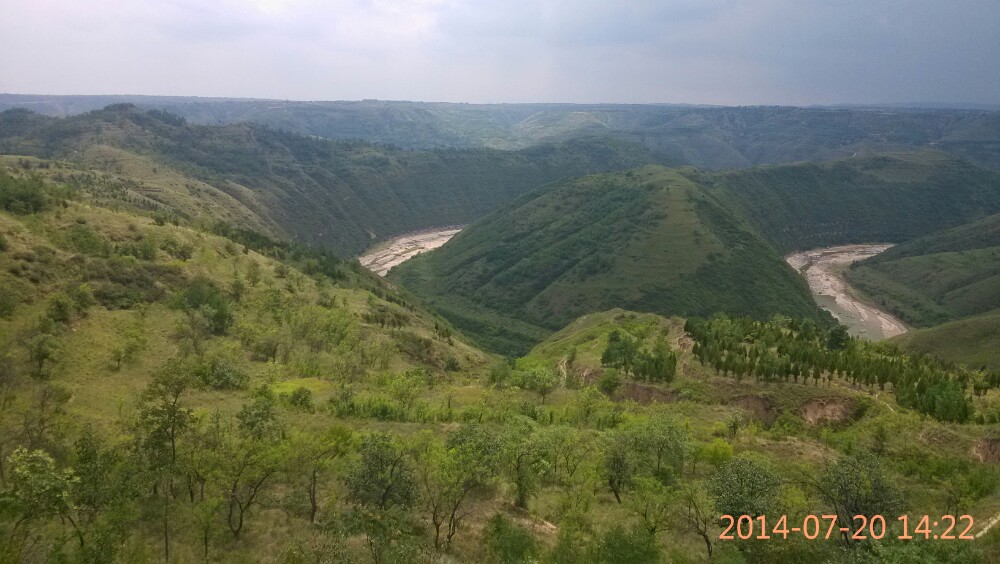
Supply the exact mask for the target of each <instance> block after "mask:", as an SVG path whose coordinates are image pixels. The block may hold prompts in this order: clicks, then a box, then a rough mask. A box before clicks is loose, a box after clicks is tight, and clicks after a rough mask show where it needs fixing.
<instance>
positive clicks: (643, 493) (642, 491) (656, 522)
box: [625, 476, 677, 535]
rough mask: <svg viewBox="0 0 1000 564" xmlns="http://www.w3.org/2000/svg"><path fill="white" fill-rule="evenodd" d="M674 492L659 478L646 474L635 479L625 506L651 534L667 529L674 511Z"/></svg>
mask: <svg viewBox="0 0 1000 564" xmlns="http://www.w3.org/2000/svg"><path fill="white" fill-rule="evenodd" d="M676 501H677V500H676V494H675V493H674V491H673V490H672V489H671V488H668V487H667V486H664V485H663V484H662V483H661V482H660V481H659V480H657V479H655V478H650V477H648V476H640V477H638V478H636V479H635V494H634V495H631V496H629V499H628V501H627V502H626V504H625V505H626V506H627V507H628V509H629V511H630V512H631V513H632V515H634V516H635V517H636V518H638V519H639V522H640V523H641V524H642V527H643V528H644V529H645V530H646V531H647V532H649V534H651V535H655V534H656V533H659V532H661V531H664V530H666V529H667V527H669V526H670V524H671V522H672V520H673V519H674V513H675V512H676Z"/></svg>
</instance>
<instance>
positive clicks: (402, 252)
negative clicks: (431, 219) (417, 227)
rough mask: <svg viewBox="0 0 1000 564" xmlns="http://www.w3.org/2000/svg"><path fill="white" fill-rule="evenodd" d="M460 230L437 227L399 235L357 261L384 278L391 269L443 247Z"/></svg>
mask: <svg viewBox="0 0 1000 564" xmlns="http://www.w3.org/2000/svg"><path fill="white" fill-rule="evenodd" d="M461 230H462V227H439V228H437V229H428V230H425V231H417V232H415V233H407V234H405V235H400V236H399V237H394V238H392V239H390V240H388V241H386V242H384V243H381V244H379V245H377V246H376V247H373V248H371V249H369V250H368V251H367V252H365V254H363V255H361V256H360V257H358V261H359V262H360V263H361V266H364V267H365V268H367V269H368V270H371V271H372V272H374V273H375V274H378V275H379V276H385V275H386V274H387V273H388V272H389V269H391V268H392V267H394V266H396V265H397V264H400V263H403V262H406V261H407V260H409V259H411V258H413V257H414V256H416V255H418V254H419V253H422V252H423V251H428V250H430V249H436V248H438V247H440V246H441V245H444V244H445V243H447V242H448V240H449V239H451V238H452V237H454V236H455V235H456V234H457V233H458V232H459V231H461Z"/></svg>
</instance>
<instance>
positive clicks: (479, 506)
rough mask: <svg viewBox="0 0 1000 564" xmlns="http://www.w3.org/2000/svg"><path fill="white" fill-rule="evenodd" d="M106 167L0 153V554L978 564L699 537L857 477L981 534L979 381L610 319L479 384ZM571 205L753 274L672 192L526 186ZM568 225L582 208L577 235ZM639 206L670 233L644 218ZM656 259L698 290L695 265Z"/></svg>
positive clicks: (769, 333)
mask: <svg viewBox="0 0 1000 564" xmlns="http://www.w3.org/2000/svg"><path fill="white" fill-rule="evenodd" d="M160 170H162V168H161V169H160ZM124 172H125V171H122V173H124ZM118 174H119V173H117V172H107V171H95V170H90V169H87V168H85V167H83V166H82V165H81V164H80V163H77V162H64V161H53V160H39V159H35V158H28V157H13V158H12V157H7V158H3V159H0V461H2V462H3V464H2V465H0V561H3V562H48V561H59V562H101V563H104V562H108V563H114V562H122V563H126V562H127V563H133V562H163V561H166V562H206V561H207V562H258V561H259V562H280V563H283V564H293V563H303V562H329V563H348V562H351V563H353V562H367V561H372V562H397V561H399V562H415V563H422V564H431V563H436V562H437V563H439V562H442V561H448V562H509V561H535V560H541V561H546V562H591V561H593V562H616V561H618V559H620V556H621V555H622V554H626V555H634V554H640V555H642V556H643V557H644V558H645V560H646V561H650V562H655V561H683V562H703V561H719V560H725V561H735V562H741V561H747V562H776V561H786V562H801V561H816V562H823V561H837V559H845V558H850V560H848V561H857V560H861V561H885V560H889V561H901V562H907V561H912V560H916V561H927V562H935V561H952V562H963V563H964V562H969V563H980V562H982V563H985V562H993V561H996V559H997V557H998V554H1000V535H998V533H997V532H995V531H994V532H991V533H989V534H987V535H985V536H984V537H983V538H981V539H979V540H977V541H975V542H969V543H966V542H942V543H936V542H931V541H928V542H912V541H911V542H908V543H907V542H901V543H897V542H890V543H885V545H874V546H872V547H869V546H867V545H866V544H861V543H858V544H856V545H853V546H852V547H845V546H844V545H843V544H842V543H841V542H840V541H839V539H837V538H833V537H831V538H829V539H823V538H819V539H814V540H805V539H803V538H800V537H798V536H795V535H789V537H788V539H782V540H781V541H780V542H775V541H757V540H749V541H746V542H733V541H724V540H721V539H720V538H719V536H720V534H721V533H722V532H723V529H722V527H720V526H719V523H718V519H716V518H715V517H714V516H715V515H716V514H723V513H726V512H729V513H743V512H746V511H750V510H753V511H763V512H766V513H767V514H768V515H773V514H789V515H798V516H801V515H805V514H808V513H819V512H822V513H825V514H833V513H837V512H838V508H841V507H843V506H844V503H845V500H847V501H849V500H850V499H851V497H850V496H852V495H854V492H856V491H858V490H855V489H850V488H848V490H847V491H844V492H840V491H835V490H831V488H829V487H827V486H828V484H831V483H837V484H848V485H849V484H856V483H862V482H863V480H873V481H875V482H877V483H879V484H881V486H880V489H879V491H880V492H882V493H883V494H884V495H882V496H881V497H880V498H878V499H875V500H874V501H871V502H870V503H869V505H868V506H867V508H868V510H870V511H872V512H878V513H882V514H887V515H895V514H899V513H903V512H906V513H907V514H912V515H919V514H939V513H940V514H948V513H949V512H957V511H960V512H961V513H962V514H969V515H972V516H974V517H975V528H974V529H973V530H972V532H974V533H975V532H979V531H982V530H983V529H984V527H985V525H984V524H985V523H987V522H989V520H990V519H991V518H992V516H993V515H995V514H996V512H997V510H998V509H1000V495H998V493H997V487H996V485H997V484H998V483H1000V469H998V466H997V465H996V464H995V463H994V461H995V460H997V457H996V452H995V446H996V444H997V442H996V439H995V438H994V437H995V435H993V434H992V431H991V426H990V425H993V424H995V423H996V422H997V421H1000V396H998V394H997V391H996V389H995V386H996V383H997V382H998V381H1000V376H997V375H995V374H986V373H982V372H965V371H957V370H952V371H950V372H948V371H944V370H942V369H941V367H940V366H939V365H937V364H934V363H932V362H929V361H927V360H920V361H919V364H918V362H917V360H916V359H913V358H905V357H902V356H901V355H899V354H898V353H897V352H896V351H894V350H893V349H891V348H890V347H886V346H885V345H884V344H882V343H878V344H872V343H864V342H861V341H856V340H853V339H847V340H846V341H844V340H832V339H831V338H830V337H831V336H836V332H835V331H834V332H830V333H827V332H825V331H824V330H823V329H822V328H820V327H817V325H816V324H815V323H814V322H812V321H811V320H793V319H788V318H778V319H776V320H774V321H772V322H769V323H757V322H752V321H748V320H746V319H738V320H737V319H729V318H726V317H715V318H713V319H712V320H711V321H708V322H706V321H696V320H692V321H691V322H689V323H686V322H685V321H684V320H682V319H678V318H669V319H668V318H664V317H660V316H657V315H653V314H648V313H647V314H636V313H630V312H627V311H622V310H613V311H607V312H599V313H593V314H588V315H586V316H584V317H582V318H580V319H577V320H575V321H572V322H571V323H570V324H568V326H567V327H565V328H563V329H561V330H560V331H557V332H555V333H554V334H552V335H551V336H550V337H549V338H548V339H547V340H545V341H544V342H541V343H540V344H538V345H537V346H536V347H535V348H534V349H533V350H532V351H531V352H530V353H529V354H528V355H526V356H525V357H523V358H519V359H516V360H513V361H508V360H506V359H499V358H497V357H495V356H493V355H490V354H488V353H485V352H483V351H482V350H480V349H478V348H477V347H475V346H473V345H471V344H469V342H468V341H467V340H466V339H465V338H464V337H463V335H462V334H461V333H459V332H457V331H455V330H454V328H453V327H452V326H450V325H449V324H448V322H447V321H445V320H443V319H440V318H437V317H435V316H433V315H431V314H429V313H427V312H426V311H424V310H423V308H422V307H421V306H420V303H419V302H418V301H417V300H415V299H413V298H411V297H410V296H409V295H407V294H405V293H402V292H400V291H399V290H398V289H396V288H394V287H393V286H392V285H390V284H388V283H386V282H385V281H383V280H381V279H378V278H376V277H374V276H373V275H371V274H369V273H367V272H365V271H364V270H362V269H361V268H360V267H359V266H358V265H357V264H356V263H354V262H345V261H341V260H339V259H337V258H336V257H333V256H332V255H331V254H330V253H328V252H326V251H323V250H317V249H312V248H308V247H304V246H301V245H296V244H293V243H289V242H287V241H278V240H272V239H270V238H268V237H266V236H264V235H262V234H259V233H255V232H253V231H250V230H247V229H243V230H237V229H232V228H230V229H229V230H223V229H220V228H219V226H217V225H215V224H206V223H202V222H199V221H190V220H187V219H185V218H181V217H177V216H170V215H165V214H164V213H163V212H162V210H161V209H160V208H159V207H158V206H160V205H162V204H160V203H159V201H160V200H163V201H169V202H176V205H177V206H181V207H185V208H190V209H197V208H199V207H201V206H210V205H211V204H210V202H213V201H216V200H217V198H216V197H215V196H213V193H212V192H209V191H208V190H207V189H204V190H190V189H189V188H188V187H187V186H186V185H185V184H184V183H183V182H181V183H180V184H177V183H176V182H175V181H176V180H177V179H176V178H175V177H173V176H169V175H168V176H162V177H160V176H153V177H151V178H150V179H149V183H148V184H143V185H139V184H133V183H130V182H128V181H126V179H124V178H122V177H119V176H118ZM629 174H631V176H629ZM136 182H138V181H136ZM199 187H200V185H199ZM598 187H604V188H605V189H607V188H609V187H611V188H614V189H612V190H605V191H611V192H612V193H613V194H612V196H613V198H611V199H608V200H601V199H600V198H598V200H599V202H600V203H602V204H604V206H605V207H606V208H607V209H609V210H613V209H617V208H616V207H612V206H611V205H610V204H613V203H617V204H625V209H628V210H630V211H631V212H632V213H633V215H634V216H635V217H636V218H639V219H641V220H642V221H641V222H638V221H639V220H638V219H637V220H636V221H637V222H638V224H637V225H635V226H632V227H627V228H624V232H626V233H627V234H628V238H627V240H625V241H619V242H624V243H626V247H630V246H632V242H636V244H638V243H641V245H640V246H637V247H636V249H637V250H639V251H642V252H644V253H647V254H651V256H653V257H654V258H655V257H656V253H657V252H660V253H667V252H668V251H659V250H657V249H656V248H654V247H656V245H651V244H649V239H650V238H653V237H655V238H656V239H657V240H659V241H660V242H661V243H666V244H669V245H672V247H671V249H672V251H674V252H676V251H679V250H684V251H685V253H686V254H691V255H693V256H694V257H695V260H698V257H701V259H700V260H703V261H708V262H709V263H713V262H719V263H722V264H735V265H737V266H739V265H743V266H744V267H746V268H751V267H762V266H764V265H763V264H746V263H745V262H744V263H740V262H734V261H735V258H734V257H731V256H729V255H730V253H734V250H733V249H735V248H737V247H734V246H733V242H734V241H735V242H737V243H741V244H743V247H739V250H742V251H744V254H747V253H755V252H756V250H757V249H759V245H760V243H759V242H755V241H756V239H754V238H753V237H750V236H748V235H747V234H746V232H745V231H744V230H743V229H742V228H741V227H740V226H739V224H738V223H736V222H734V220H733V218H732V216H731V215H729V214H727V213H726V212H725V211H724V210H722V209H721V208H718V207H717V206H716V205H715V204H714V203H713V202H712V199H711V198H710V197H708V196H705V195H704V194H703V193H701V192H700V191H699V190H697V189H696V187H694V186H693V185H691V184H690V182H689V181H688V180H686V179H685V178H684V177H683V176H680V175H678V174H677V173H676V171H670V170H666V169H660V168H647V169H641V170H639V171H636V172H633V173H626V174H621V175H604V176H595V177H588V178H585V179H582V180H580V181H578V182H576V183H566V184H562V185H559V186H557V187H556V189H557V190H565V191H569V192H572V191H573V190H574V189H575V190H580V191H582V192H583V193H584V194H589V195H591V196H599V195H600V193H601V191H600V190H598ZM569 192H567V193H566V194H564V195H565V196H567V197H568V196H569V195H570V194H569ZM144 194H149V195H151V196H156V197H157V198H158V199H157V200H154V199H152V198H151V197H150V196H147V195H144ZM537 197H542V196H541V195H539V194H533V195H531V196H526V197H525V198H524V199H525V200H526V201H531V200H532V199H533V198H537ZM544 202H545V203H546V205H552V206H557V205H558V202H557V201H555V200H553V199H549V200H544ZM576 203H579V204H581V205H583V203H584V202H583V201H582V200H581V201H578V202H576ZM643 203H645V204H646V207H647V208H648V207H649V206H650V205H651V204H652V203H656V204H658V205H659V209H658V210H655V211H654V212H653V213H646V209H645V208H643V207H641V206H640V204H643ZM216 204H217V205H219V206H220V207H219V208H218V209H216V210H214V211H213V212H212V213H220V210H225V209H230V206H229V205H228V204H226V203H224V202H221V201H216ZM223 204H225V205H223ZM628 206H632V207H628ZM598 211H599V210H595V209H589V208H588V212H587V213H588V214H591V215H592V216H593V217H594V218H595V219H597V220H598V222H599V220H600V214H599V213H597V212H598ZM663 213H666V214H667V218H674V219H675V220H677V224H678V225H677V226H671V225H663V222H662V221H654V220H657V219H662V217H661V216H662V214H663ZM536 219H538V218H533V217H530V216H526V221H528V222H530V221H535V220H536ZM608 219H609V220H611V219H613V220H614V221H615V222H619V221H625V222H626V223H629V221H628V218H622V217H621V216H617V215H615V214H614V212H613V211H612V212H611V213H610V214H609V215H608ZM582 227H585V226H582ZM727 228H728V229H731V230H732V232H727ZM560 229H563V231H560V233H567V231H569V230H568V229H567V228H566V227H560ZM223 231H224V232H223ZM220 232H222V233H221V234H220ZM694 232H697V233H694ZM473 233H474V232H473V231H472V230H470V231H469V232H468V234H473ZM586 233H588V231H587V230H586V229H584V233H583V234H586ZM609 233H610V232H609V231H606V230H605V231H600V230H599V231H595V232H592V233H591V236H607V235H608V234H609ZM583 234H582V235H583ZM569 235H572V233H569ZM550 241H551V240H550ZM703 247H704V248H703ZM571 249H573V246H572V245H570V246H569V247H567V250H571ZM713 253H715V255H716V258H715V259H714V260H713V259H712V258H711V257H712V254H713ZM609 260H612V261H616V260H617V258H616V257H613V256H612V257H611V258H610V259H609ZM775 260H778V259H775ZM675 262H676V261H675ZM613 265H617V266H619V267H621V266H623V265H621V263H619V262H613ZM536 266H537V264H536ZM655 266H656V268H655V269H651V272H652V273H653V274H656V275H661V274H663V275H668V276H672V277H674V278H671V279H676V278H682V279H683V278H685V277H687V278H689V277H693V276H697V275H698V274H697V268H695V265H694V264H693V262H687V263H678V264H675V265H674V266H672V267H671V268H665V267H664V265H662V264H659V263H658V264H657V265H655ZM692 269H695V270H694V273H692ZM599 274H600V273H599V272H598V273H596V275H599ZM633 274H634V272H633ZM741 278H745V275H741ZM793 279H794V278H793ZM750 282H752V281H750ZM732 299H734V300H735V299H736V298H735V297H734V298H732ZM688 327H689V328H690V333H688V332H686V328H688ZM696 339H697V340H696ZM831 343H833V344H835V345H836V347H837V349H838V350H836V351H834V350H832V349H831V348H830V347H831V346H833V345H832V344H831ZM609 351H610V352H609ZM723 352H724V353H725V357H724V359H723V357H722V356H721V354H722V353H723ZM751 359H759V360H760V362H759V363H756V364H755V363H752V362H750V360H751ZM793 361H794V362H793ZM821 365H826V366H828V367H834V368H835V369H836V370H835V371H831V370H830V369H829V368H827V369H822V368H821ZM892 366H894V367H897V368H898V367H907V368H908V369H909V370H910V371H912V370H914V369H915V368H914V367H918V368H920V369H925V370H928V371H929V372H928V374H929V375H930V376H933V377H934V380H935V385H934V386H932V387H930V388H928V389H925V390H923V391H922V392H921V393H920V394H919V395H918V396H917V397H913V394H910V395H906V394H902V393H900V390H908V389H909V388H908V387H906V386H904V385H901V384H904V383H905V382H904V378H903V377H904V376H906V371H900V370H897V371H895V372H891V371H890V372H886V371H885V370H884V369H885V368H887V367H892ZM774 367H779V368H787V369H782V370H778V371H775V370H772V368H774ZM803 374H806V375H809V376H811V378H808V379H807V378H805V377H804V376H803ZM877 375H886V376H887V377H889V378H890V379H889V380H888V382H889V385H890V386H891V388H892V391H891V392H888V391H885V390H881V389H880V387H881V385H882V384H884V382H882V381H881V380H879V381H878V382H876V381H875V380H874V377H875V376H877ZM800 376H801V378H800ZM880 377H881V376H880ZM962 386H965V387H967V388H969V389H970V390H972V392H973V394H972V395H970V394H968V393H964V394H963V393H961V392H963V391H964V390H965V389H964V388H962ZM956 390H957V391H959V393H958V394H956V393H955V392H956ZM957 421H964V422H957ZM870 452H871V453H876V454H874V455H873V454H869V453H870ZM747 475H752V476H756V477H759V478H760V480H759V483H758V484H757V486H756V489H755V490H754V491H755V495H754V498H753V500H751V502H749V503H752V505H753V507H754V508H756V509H745V508H744V506H745V503H744V502H742V501H740V499H741V498H740V497H739V496H734V495H733V494H734V493H736V494H739V493H740V491H741V490H740V484H741V483H742V478H743V477H744V476H747ZM949 488H951V489H949ZM734 500H735V501H734ZM956 504H957V507H958V509H955V507H956ZM746 507H749V505H747V506H746ZM442 508H444V509H442ZM852 518H853V515H851V514H842V515H840V516H839V517H838V519H840V520H841V521H840V522H841V524H843V525H844V526H847V525H849V524H850V523H851V520H852ZM894 524H895V523H894V522H890V527H891V526H892V525H894ZM796 525H798V524H797V523H796ZM963 525H964V523H963ZM896 530H897V529H891V531H892V533H893V534H895V531H896ZM775 540H777V539H775ZM848 551H849V552H848ZM845 552H846V553H847V555H848V556H845ZM512 554H513V556H511V555H512ZM628 558H631V556H629V557H628Z"/></svg>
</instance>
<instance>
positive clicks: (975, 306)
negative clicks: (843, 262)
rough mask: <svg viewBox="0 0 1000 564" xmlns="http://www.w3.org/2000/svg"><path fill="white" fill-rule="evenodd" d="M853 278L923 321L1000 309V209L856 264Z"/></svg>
mask: <svg viewBox="0 0 1000 564" xmlns="http://www.w3.org/2000/svg"><path fill="white" fill-rule="evenodd" d="M846 275H847V278H848V280H850V281H851V283H852V284H853V285H854V286H855V287H856V288H858V289H859V290H861V291H862V292H864V293H865V294H867V295H868V296H869V297H870V298H871V299H873V300H874V301H876V302H877V303H880V304H882V306H883V307H886V308H888V309H889V310H891V311H892V312H893V313H896V314H897V315H899V316H900V317H902V318H903V319H904V320H906V321H907V322H909V323H911V324H913V325H917V326H922V327H926V326H930V325H935V324H938V323H943V322H946V321H952V320H955V319H958V318H961V317H966V316H971V315H976V314H979V313H983V312H987V311H990V310H993V309H997V308H1000V214H995V215H992V216H989V217H987V218H984V219H982V220H979V221H976V222H972V223H969V224H967V225H963V226H959V227H955V228H952V229H946V230H943V231H940V232H937V233H933V234H931V235H928V236H926V237H921V238H919V239H914V240H913V241H909V242H907V243H904V244H902V245H899V246H897V247H894V248H892V249H889V250H888V251H886V252H885V253H882V254H881V255H879V256H876V257H873V258H871V259H868V260H866V261H864V262H861V263H858V264H856V265H854V266H853V267H852V268H851V269H849V270H848V271H847V272H846Z"/></svg>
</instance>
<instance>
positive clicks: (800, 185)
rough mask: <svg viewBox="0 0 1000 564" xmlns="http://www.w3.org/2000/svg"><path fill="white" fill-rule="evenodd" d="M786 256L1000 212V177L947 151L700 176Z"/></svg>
mask: <svg viewBox="0 0 1000 564" xmlns="http://www.w3.org/2000/svg"><path fill="white" fill-rule="evenodd" d="M694 178H698V179H699V180H700V181H701V182H703V183H705V184H706V185H708V186H711V187H712V188H713V190H714V191H715V193H716V194H718V195H719V197H720V198H724V199H726V201H728V202H731V203H732V205H733V207H734V208H735V209H738V210H740V211H741V212H742V213H743V215H744V216H745V217H746V218H747V219H748V221H749V222H750V223H751V224H752V225H754V227H756V228H757V229H758V230H759V231H760V232H761V233H762V234H764V235H765V236H766V237H767V238H768V239H770V240H771V241H772V242H773V243H774V245H775V246H776V247H777V248H778V249H779V250H781V251H782V252H790V251H793V250H802V249H811V248H817V247H825V246H830V245H838V244H848V243H870V242H876V241H877V242H902V241H907V240H909V239H914V238H916V237H920V236H923V235H927V234H929V233H933V232H935V231H939V230H941V229H942V228H946V227H953V226H957V225H961V224H964V223H968V222H970V221H974V220H978V219H981V218H982V217H983V216H985V215H989V214H993V213H997V212H1000V173H998V172H994V171H991V170H986V169H983V168H980V167H977V166H975V165H972V164H971V163H969V162H967V161H964V160H962V159H959V158H956V157H953V156H951V155H947V154H945V153H940V152H922V153H916V154H911V155H901V154H900V155H883V156H877V157H870V158H854V159H847V160H841V161H833V162H827V163H819V164H816V163H802V164H795V165H787V166H765V167H758V168H754V169H750V170H745V171H735V172H729V173H717V174H703V175H699V176H697V177H694Z"/></svg>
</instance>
